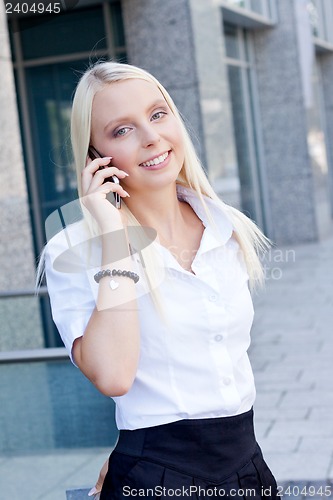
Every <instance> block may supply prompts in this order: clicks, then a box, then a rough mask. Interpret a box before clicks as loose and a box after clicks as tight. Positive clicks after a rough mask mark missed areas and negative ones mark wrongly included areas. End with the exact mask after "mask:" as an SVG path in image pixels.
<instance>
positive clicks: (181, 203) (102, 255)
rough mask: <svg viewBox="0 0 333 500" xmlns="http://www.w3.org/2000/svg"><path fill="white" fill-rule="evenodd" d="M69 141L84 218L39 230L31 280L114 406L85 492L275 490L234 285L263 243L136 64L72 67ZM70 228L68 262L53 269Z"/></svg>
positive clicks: (248, 315) (249, 271)
mask: <svg viewBox="0 0 333 500" xmlns="http://www.w3.org/2000/svg"><path fill="white" fill-rule="evenodd" d="M72 145H73V151H74V157H75V163H76V166H77V172H78V183H79V192H80V199H81V202H82V205H83V211H84V213H85V219H84V222H80V223H77V224H74V225H73V226H70V227H69V228H67V229H66V231H67V233H66V234H65V235H64V231H63V232H62V233H60V234H58V235H57V236H56V237H54V238H53V239H52V240H51V241H50V242H49V244H48V248H47V250H48V251H47V252H46V256H45V258H46V277H47V282H48V289H49V294H50V299H51V306H52V312H53V317H54V320H55V322H56V324H57V326H58V329H59V331H60V334H61V336H62V338H63V340H64V343H65V345H66V346H67V348H68V350H69V353H70V355H71V357H72V360H73V362H74V363H75V364H76V365H77V366H78V367H79V368H80V370H81V371H82V372H83V373H84V374H85V375H86V376H87V377H88V378H89V379H90V380H91V382H92V383H93V384H94V385H95V386H96V387H97V389H98V390H100V391H101V392H102V393H103V394H105V395H107V396H110V397H112V398H113V399H114V400H115V403H116V422H117V426H118V428H119V430H120V437H119V441H118V444H117V446H116V448H115V450H114V451H113V453H112V454H111V456H110V460H109V464H108V467H107V469H108V471H107V474H106V477H105V480H104V483H103V488H102V491H101V497H100V498H101V499H102V500H103V499H116V498H123V497H127V496H136V495H141V496H142V495H143V496H181V497H187V496H193V497H195V498H201V497H205V496H206V495H207V496H208V495H209V496H222V495H229V496H234V497H236V498H243V497H244V496H247V495H248V496H252V497H253V496H255V497H257V498H260V497H263V496H264V495H266V496H271V497H272V498H275V496H276V482H275V480H274V478H273V476H272V474H271V472H270V470H269V468H268V467H267V465H266V463H265V462H264V460H263V458H262V454H261V451H260V448H259V447H258V445H257V443H256V439H255V436H254V431H253V411H252V405H253V402H254V399H255V388H254V382H253V375H252V370H251V367H250V364H249V360H248V356H247V352H246V351H247V349H248V347H249V343H250V328H251V324H252V319H253V308H252V301H251V296H250V291H249V286H248V285H249V284H250V287H254V286H255V285H256V284H257V283H260V282H261V281H262V279H263V272H262V268H261V266H260V261H259V257H258V255H257V250H260V249H264V248H265V247H267V246H268V240H267V239H266V238H265V237H264V236H263V234H262V233H261V232H260V231H259V229H258V228H257V227H256V226H255V224H254V223H253V222H252V221H250V220H249V219H248V218H247V217H245V216H244V215H243V214H242V213H240V212H239V211H238V210H236V209H234V208H232V207H230V206H227V205H225V204H224V203H223V202H222V201H220V200H219V198H218V197H217V195H216V194H215V193H214V191H213V189H212V187H211V186H210V184H209V182H208V180H207V178H206V176H205V174H204V171H203V169H202V167H201V165H200V163H199V161H198V159H197V157H196V155H195V151H194V148H193V145H192V143H191V141H190V139H189V136H188V134H187V132H186V129H185V127H184V125H183V122H182V120H181V118H180V116H179V113H178V111H177V109H176V106H175V104H174V103H173V101H172V99H171V97H170V96H169V94H168V93H167V91H166V90H165V89H164V88H163V86H162V85H161V84H160V83H159V82H158V81H157V80H156V79H155V78H154V77H153V76H151V75H150V74H149V73H147V72H145V71H143V70H142V69H139V68H136V67H134V66H130V65H125V64H118V63H114V62H104V63H100V64H97V65H95V66H94V67H92V68H90V69H89V70H88V71H87V72H86V73H85V74H84V75H83V77H82V78H81V80H80V82H79V84H78V87H77V90H76V93H75V97H74V102H73V111H72ZM92 158H93V159H92ZM112 176H116V177H117V178H118V179H119V181H120V183H119V184H118V183H115V182H112V178H111V177H112ZM113 180H114V179H113ZM110 193H113V194H117V195H118V196H119V197H120V198H121V208H117V207H116V206H114V204H113V203H110ZM133 228H136V229H137V231H133ZM147 228H152V230H153V232H150V233H149V231H148V229H147ZM66 231H65V232H66ZM148 233H149V234H150V235H152V234H154V235H156V236H157V238H156V240H155V239H154V236H151V237H150V239H149V238H148V239H149V243H150V244H149V245H147V244H146V243H142V241H143V240H144V238H145V237H146V239H147V234H148ZM82 234H84V235H85V236H83V237H82ZM78 235H79V236H78ZM87 235H88V236H87ZM133 235H134V236H133ZM140 238H141V243H140ZM69 239H70V241H71V249H75V255H76V257H77V259H76V260H77V261H80V262H81V264H82V265H81V267H80V266H79V267H80V269H79V270H78V269H75V270H73V271H72V272H71V270H70V269H66V272H63V269H61V266H60V267H59V260H57V259H56V256H57V257H58V258H59V256H60V257H61V256H63V255H68V254H66V248H68V240H69ZM77 241H80V242H81V245H78V244H75V245H74V242H77ZM83 241H84V242H86V241H88V243H87V245H88V247H89V249H88V247H85V245H84V244H83V243H82V242H83ZM66 245H67V247H66ZM144 247H146V248H145V249H143V248H144ZM141 249H143V250H142V251H141ZM76 263H77V262H76ZM92 268H93V270H92ZM118 270H119V272H118ZM92 278H94V279H92ZM249 489H252V490H253V491H252V493H247V492H246V490H249ZM98 491H99V484H97V487H96V488H94V489H93V490H92V492H91V494H94V493H98ZM140 492H141V493H140ZM254 492H255V495H254ZM267 492H268V493H267Z"/></svg>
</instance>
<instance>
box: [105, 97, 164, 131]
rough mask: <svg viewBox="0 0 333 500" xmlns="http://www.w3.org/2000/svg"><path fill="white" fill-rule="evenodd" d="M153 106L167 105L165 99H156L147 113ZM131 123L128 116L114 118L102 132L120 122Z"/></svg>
mask: <svg viewBox="0 0 333 500" xmlns="http://www.w3.org/2000/svg"><path fill="white" fill-rule="evenodd" d="M155 106H168V103H167V102H166V100H165V99H158V100H157V101H155V102H153V103H152V104H151V106H149V107H148V109H147V111H150V110H152V109H153V108H155ZM127 121H131V118H130V117H128V116H122V117H119V118H116V119H115V120H110V121H109V122H108V123H107V124H106V125H105V127H104V130H107V129H108V128H110V127H112V126H113V125H114V124H116V123H122V122H124V123H125V122H127Z"/></svg>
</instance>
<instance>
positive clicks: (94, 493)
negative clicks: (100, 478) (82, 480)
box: [88, 486, 97, 497]
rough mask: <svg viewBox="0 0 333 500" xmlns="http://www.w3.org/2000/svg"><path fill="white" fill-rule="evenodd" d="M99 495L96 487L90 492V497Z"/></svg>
mask: <svg viewBox="0 0 333 500" xmlns="http://www.w3.org/2000/svg"><path fill="white" fill-rule="evenodd" d="M96 493H97V490H96V487H95V486H94V487H93V488H91V490H90V491H89V493H88V497H92V496H93V495H96Z"/></svg>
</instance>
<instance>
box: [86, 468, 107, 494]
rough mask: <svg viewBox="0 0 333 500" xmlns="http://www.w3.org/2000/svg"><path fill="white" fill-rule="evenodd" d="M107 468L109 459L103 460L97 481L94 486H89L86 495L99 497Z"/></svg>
mask: <svg viewBox="0 0 333 500" xmlns="http://www.w3.org/2000/svg"><path fill="white" fill-rule="evenodd" d="M108 469H109V459H107V460H106V461H105V462H104V465H103V467H102V468H101V470H100V473H99V476H98V479H97V483H96V484H95V486H94V487H93V488H91V490H90V491H89V493H88V496H90V497H92V496H94V499H96V500H97V499H98V498H99V495H100V493H101V491H102V486H103V483H104V479H105V476H106V474H107V472H108Z"/></svg>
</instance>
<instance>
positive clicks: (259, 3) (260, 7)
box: [250, 0, 265, 15]
mask: <svg viewBox="0 0 333 500" xmlns="http://www.w3.org/2000/svg"><path fill="white" fill-rule="evenodd" d="M250 6H251V10H254V12H258V14H262V15H263V14H265V11H264V1H263V0H251V4H250Z"/></svg>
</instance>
